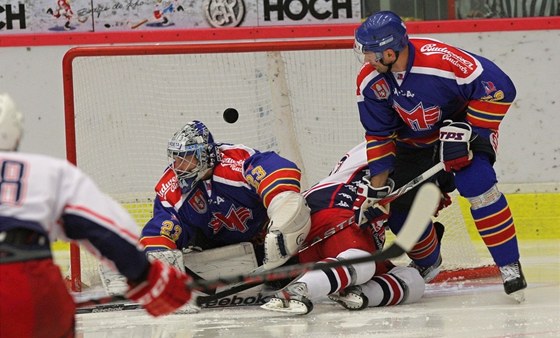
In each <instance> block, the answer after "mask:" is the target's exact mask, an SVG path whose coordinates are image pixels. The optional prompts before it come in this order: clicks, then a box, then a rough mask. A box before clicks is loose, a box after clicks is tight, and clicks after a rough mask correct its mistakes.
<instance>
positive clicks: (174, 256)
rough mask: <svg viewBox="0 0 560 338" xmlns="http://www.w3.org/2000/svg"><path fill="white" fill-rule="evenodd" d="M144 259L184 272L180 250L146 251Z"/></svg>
mask: <svg viewBox="0 0 560 338" xmlns="http://www.w3.org/2000/svg"><path fill="white" fill-rule="evenodd" d="M146 257H148V260H149V261H150V262H151V261H153V260H154V259H157V260H160V261H162V262H164V263H167V264H168V265H171V266H174V267H176V268H177V269H179V270H180V271H181V272H183V273H184V272H185V265H184V264H183V253H182V252H181V251H180V250H156V251H148V252H147V253H146Z"/></svg>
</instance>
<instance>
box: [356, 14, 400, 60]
mask: <svg viewBox="0 0 560 338" xmlns="http://www.w3.org/2000/svg"><path fill="white" fill-rule="evenodd" d="M407 43H408V35H407V34H406V26H405V25H404V22H403V21H402V20H401V18H400V17H399V16H398V15H397V14H395V13H393V12H391V11H380V12H377V13H375V14H373V15H371V16H370V17H368V18H367V19H366V20H365V21H364V22H363V23H362V24H361V25H360V27H358V29H356V32H355V34H354V49H355V50H356V51H357V52H360V53H362V54H363V53H365V52H373V53H383V51H385V50H386V49H392V50H394V51H395V52H399V51H401V50H402V49H403V48H404V47H405V46H406V45H407Z"/></svg>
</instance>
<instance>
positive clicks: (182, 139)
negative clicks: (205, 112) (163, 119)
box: [141, 121, 311, 273]
mask: <svg viewBox="0 0 560 338" xmlns="http://www.w3.org/2000/svg"><path fill="white" fill-rule="evenodd" d="M167 154H168V158H169V163H170V164H169V166H168V167H167V168H166V170H165V171H164V173H163V176H162V177H161V178H160V180H159V182H158V183H157V185H156V188H155V190H156V194H157V195H156V198H155V201H154V212H153V218H152V219H151V220H150V221H148V223H147V224H146V225H145V226H144V229H143V230H142V238H141V243H142V244H143V245H144V246H145V247H146V251H147V252H148V255H149V256H152V257H156V258H159V259H166V261H168V262H171V263H173V264H175V265H176V266H178V267H179V268H181V267H182V266H183V264H188V262H187V261H188V256H185V258H184V260H183V257H182V252H181V250H183V249H195V250H210V249H216V248H223V247H227V246H231V245H234V244H236V243H241V242H252V243H254V244H255V246H256V247H258V248H257V250H256V251H257V258H258V263H262V265H261V267H260V269H272V268H275V267H278V266H280V265H282V264H284V263H285V262H286V261H287V260H288V259H290V258H291V257H292V256H293V255H294V254H295V253H297V252H298V249H299V246H300V245H301V244H302V243H303V240H304V239H305V237H306V236H307V234H308V233H309V228H310V226H311V217H310V214H309V208H308V207H307V204H306V202H305V199H304V198H303V196H302V195H301V194H300V179H301V172H300V170H299V169H298V167H297V166H296V165H295V164H294V163H293V162H291V161H289V160H287V159H285V158H283V157H281V156H279V155H278V154H277V153H275V152H260V151H258V150H255V149H252V148H248V147H246V146H244V145H232V144H226V143H216V142H214V138H213V137H212V134H211V133H210V131H209V130H208V128H207V127H206V126H205V125H204V124H203V123H202V122H200V121H192V122H189V123H187V124H186V125H185V126H183V127H182V128H181V129H180V130H178V131H177V132H176V133H175V134H174V135H173V137H172V138H171V139H170V140H169V143H168V147H167ZM263 242H264V248H263ZM258 249H261V250H260V253H259V250H258ZM215 252H219V250H217V251H215ZM216 257H217V256H216ZM216 264H220V262H216ZM237 273H239V271H238V272H237Z"/></svg>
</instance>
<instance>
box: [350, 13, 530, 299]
mask: <svg viewBox="0 0 560 338" xmlns="http://www.w3.org/2000/svg"><path fill="white" fill-rule="evenodd" d="M355 50H356V52H357V53H358V54H359V55H360V56H361V57H363V58H364V65H363V66H362V68H361V70H360V72H359V75H358V77H357V99H358V108H359V114H360V120H361V123H362V125H363V127H364V129H365V139H366V141H367V147H366V152H367V158H368V162H369V169H370V173H371V191H372V192H375V191H376V190H378V189H381V188H382V187H384V186H385V185H386V181H387V178H388V177H391V178H392V179H393V181H394V182H395V185H396V186H401V185H402V184H403V183H405V182H407V181H408V180H410V179H412V178H414V177H415V176H417V175H418V174H420V173H421V172H423V171H425V170H426V169H427V168H429V167H431V166H432V165H433V164H434V163H436V162H437V161H440V160H441V161H442V162H443V164H444V166H445V171H446V172H448V173H452V174H453V176H452V177H451V178H452V179H454V182H453V181H450V182H449V184H444V186H442V187H441V188H442V190H444V191H449V190H453V189H454V186H453V183H454V184H455V185H456V188H457V190H458V191H459V193H460V194H461V195H462V196H463V197H465V198H466V199H467V200H468V201H469V202H470V204H471V214H472V217H473V219H474V222H475V224H476V228H477V229H478V232H479V234H480V236H481V237H482V239H483V240H484V243H485V244H486V246H487V247H488V250H489V251H490V254H491V255H492V257H493V259H494V261H495V263H496V265H497V266H498V267H499V268H500V272H501V275H502V279H503V282H504V289H505V292H506V293H507V294H512V295H513V296H514V297H515V298H516V299H517V300H520V301H521V300H522V299H523V292H522V290H523V289H524V288H526V286H527V284H526V281H525V278H524V276H523V273H522V271H521V265H520V263H519V249H518V244H517V237H516V231H515V226H514V221H513V217H512V214H511V212H510V209H509V206H508V202H507V201H506V198H505V196H504V195H503V194H502V193H500V191H499V190H498V187H497V185H496V184H497V178H496V172H495V170H494V168H493V164H494V161H495V160H496V149H497V146H498V129H499V126H500V123H501V121H502V119H503V118H504V116H505V114H506V112H507V111H508V109H509V107H510V105H511V104H512V102H513V100H514V98H515V96H516V90H515V87H514V84H513V83H512V81H511V80H510V78H509V77H508V76H507V75H506V74H505V73H504V72H503V71H502V70H501V69H500V68H499V67H498V66H497V65H496V64H494V63H493V62H491V61H490V60H488V59H486V58H484V57H481V56H478V55H475V54H473V53H470V52H467V51H464V50H462V49H459V48H456V47H453V46H451V45H448V44H445V43H443V42H440V41H436V40H432V39H427V38H409V37H408V35H407V31H406V26H405V24H404V23H403V21H402V20H401V18H400V17H399V16H398V15H396V14H395V13H393V12H390V11H381V12H378V13H375V14H373V15H372V16H370V17H368V18H367V19H366V20H365V21H364V22H363V23H362V24H361V25H360V26H359V28H358V29H357V30H356V32H355ZM413 197H414V192H413V193H409V194H407V195H406V196H404V197H403V198H400V199H397V200H396V201H394V202H393V203H392V204H391V208H390V213H388V212H386V210H380V209H378V210H376V212H377V213H378V214H379V216H380V217H387V216H388V221H387V224H388V226H389V227H390V228H391V230H393V231H394V232H398V231H399V228H400V227H401V226H402V224H403V221H404V219H405V218H406V215H407V211H408V208H409V206H410V203H411V201H412V198H413ZM370 211H371V210H370ZM388 214H389V215H388ZM439 249H440V246H439V243H438V241H437V239H436V236H435V235H434V230H433V227H432V226H430V227H428V229H427V230H426V232H425V233H424V235H423V237H422V238H421V240H420V242H419V243H418V245H417V246H416V247H415V248H414V249H413V251H412V252H411V253H410V254H409V256H410V257H411V259H412V260H413V262H412V263H411V264H412V266H415V267H417V268H418V269H419V270H420V272H421V273H422V274H423V275H425V276H430V275H431V276H430V277H433V276H434V275H435V272H437V270H438V267H439V265H440V264H441V256H440V251H439Z"/></svg>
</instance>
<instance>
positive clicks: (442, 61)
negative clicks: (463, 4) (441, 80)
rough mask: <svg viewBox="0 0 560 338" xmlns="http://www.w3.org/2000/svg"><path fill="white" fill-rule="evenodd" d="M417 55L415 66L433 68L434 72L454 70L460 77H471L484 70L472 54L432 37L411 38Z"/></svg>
mask: <svg viewBox="0 0 560 338" xmlns="http://www.w3.org/2000/svg"><path fill="white" fill-rule="evenodd" d="M411 42H412V43H413V45H414V46H415V49H416V52H417V55H416V56H415V59H414V67H424V68H432V69H434V72H436V73H437V71H438V70H439V71H442V72H452V73H453V74H455V76H456V77H458V78H463V79H465V78H469V77H471V76H472V75H474V74H479V73H480V72H481V71H482V65H481V64H480V62H479V61H478V60H477V59H476V58H475V57H474V56H472V55H471V54H469V53H467V52H465V51H463V50H461V49H459V48H456V47H453V46H450V45H447V44H445V43H443V42H440V41H437V40H431V39H411Z"/></svg>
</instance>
